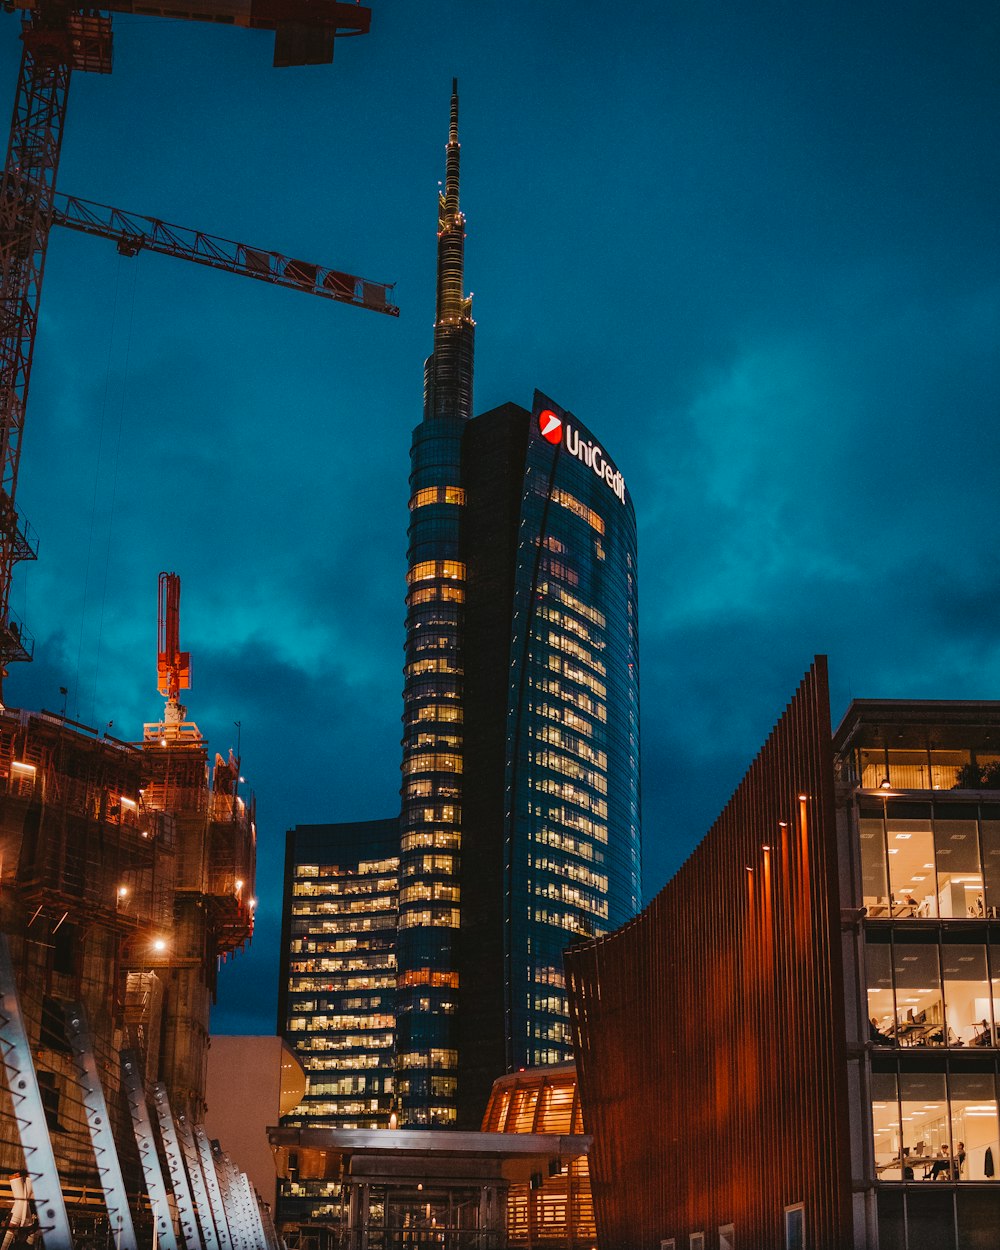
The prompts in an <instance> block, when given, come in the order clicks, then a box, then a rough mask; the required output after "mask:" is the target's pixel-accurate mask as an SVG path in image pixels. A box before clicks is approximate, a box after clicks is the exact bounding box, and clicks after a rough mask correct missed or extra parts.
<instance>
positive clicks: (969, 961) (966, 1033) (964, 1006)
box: [941, 945, 990, 1046]
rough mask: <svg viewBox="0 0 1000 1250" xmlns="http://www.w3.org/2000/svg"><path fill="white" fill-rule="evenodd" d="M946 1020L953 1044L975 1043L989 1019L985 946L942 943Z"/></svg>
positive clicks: (949, 1041) (988, 985) (948, 1037)
mask: <svg viewBox="0 0 1000 1250" xmlns="http://www.w3.org/2000/svg"><path fill="white" fill-rule="evenodd" d="M941 970H942V972H943V974H944V1003H945V1021H946V1024H947V1030H946V1032H947V1039H948V1045H949V1046H972V1045H974V1044H975V1043H976V1040H977V1038H978V1036H979V1035H980V1033H981V1032H982V1028H981V1026H980V1021H981V1020H984V1019H987V1020H988V1019H989V1015H990V983H989V979H988V978H987V975H986V947H985V946H950V945H946V946H942V947H941Z"/></svg>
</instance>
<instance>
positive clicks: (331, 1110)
mask: <svg viewBox="0 0 1000 1250" xmlns="http://www.w3.org/2000/svg"><path fill="white" fill-rule="evenodd" d="M398 872H399V821H398V820H397V819H395V818H392V819H389V820H369V821H361V822H358V823H354V824H340V825H297V826H296V827H295V828H294V829H290V830H289V831H288V833H287V835H286V841H285V897H284V906H283V910H282V940H281V952H282V954H281V959H282V965H281V978H280V986H279V992H278V1031H279V1033H282V1034H283V1035H284V1036H285V1038H286V1039H287V1041H288V1042H289V1044H290V1045H291V1046H292V1047H293V1049H294V1051H295V1054H296V1056H297V1057H298V1059H299V1062H300V1063H301V1064H302V1066H303V1068H304V1070H305V1073H306V1078H307V1082H308V1086H307V1090H306V1094H305V1097H304V1098H303V1099H302V1100H301V1101H300V1102H299V1103H298V1105H297V1106H296V1107H295V1108H294V1110H292V1111H291V1112H289V1113H288V1114H286V1115H284V1116H283V1117H282V1120H281V1123H282V1125H283V1126H285V1127H291V1128H312V1127H316V1126H322V1127H338V1128H352V1129H353V1128H387V1127H388V1126H389V1122H390V1116H391V1115H392V1111H393V1106H394V1094H393V1052H394V1041H395V995H396V896H397V888H398ZM339 1194H340V1189H339V1184H338V1183H336V1182H335V1181H326V1180H322V1179H321V1180H317V1179H316V1178H313V1179H312V1180H310V1181H304V1180H303V1181H300V1180H299V1178H298V1177H297V1176H296V1175H295V1174H294V1169H293V1170H292V1175H291V1176H290V1177H288V1178H286V1179H285V1181H283V1182H282V1186H281V1190H280V1194H279V1204H280V1210H279V1213H280V1219H281V1220H282V1222H290V1221H294V1222H307V1223H308V1222H311V1221H314V1220H323V1219H325V1218H329V1217H330V1216H331V1215H332V1214H333V1212H334V1211H335V1210H336V1209H337V1207H338V1204H339Z"/></svg>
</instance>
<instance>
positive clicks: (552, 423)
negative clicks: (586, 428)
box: [538, 408, 563, 443]
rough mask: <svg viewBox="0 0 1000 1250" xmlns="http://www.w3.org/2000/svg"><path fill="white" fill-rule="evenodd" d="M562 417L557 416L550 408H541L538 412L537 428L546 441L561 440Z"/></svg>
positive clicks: (556, 441)
mask: <svg viewBox="0 0 1000 1250" xmlns="http://www.w3.org/2000/svg"><path fill="white" fill-rule="evenodd" d="M562 424H563V423H562V418H561V417H557V416H556V414H555V413H554V412H553V411H552V409H551V408H543V409H542V411H541V412H540V413H539V414H538V428H539V430H541V432H542V438H544V439H545V441H546V442H547V443H561V442H562V436H563V431H562Z"/></svg>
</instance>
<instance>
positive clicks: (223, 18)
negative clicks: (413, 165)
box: [0, 0, 397, 689]
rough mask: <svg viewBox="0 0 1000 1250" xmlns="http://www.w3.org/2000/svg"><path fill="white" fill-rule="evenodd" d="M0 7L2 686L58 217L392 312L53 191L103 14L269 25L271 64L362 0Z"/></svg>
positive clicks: (360, 296) (304, 269) (24, 555)
mask: <svg viewBox="0 0 1000 1250" xmlns="http://www.w3.org/2000/svg"><path fill="white" fill-rule="evenodd" d="M4 7H5V8H8V9H10V8H15V9H20V10H21V11H22V31H21V39H22V41H23V44H24V50H23V54H22V57H21V67H20V71H19V76H18V85H17V94H16V97H15V101H14V118H13V122H12V123H11V130H10V142H9V145H8V148H7V159H6V163H5V165H4V170H3V181H2V183H0V689H2V680H3V677H4V676H6V667H7V665H8V664H10V663H11V662H13V661H18V660H21V661H26V660H30V659H31V658H32V654H33V651H34V641H33V639H32V638H31V635H30V634H29V633H28V632H27V630H26V629H25V628H24V626H23V624H22V622H21V621H20V620H19V619H18V618H17V616H16V615H15V614H14V613H13V612H12V610H11V607H10V593H11V581H12V578H13V570H14V565H15V564H16V563H17V562H18V561H20V560H33V559H35V558H36V557H37V554H38V544H37V541H36V539H35V537H34V534H33V532H32V530H31V528H30V526H29V525H28V524H27V523H26V521H25V520H24V518H23V517H22V516H21V514H20V512H19V510H18V508H17V505H16V503H15V495H16V492H17V476H18V469H19V466H20V459H21V439H22V433H23V430H24V414H25V408H26V405H27V399H28V384H29V381H30V377H31V362H32V356H33V353H34V346H35V334H36V331H37V327H38V308H39V300H40V298H41V290H42V278H43V275H44V271H45V256H46V250H47V247H48V238H49V230H50V228H51V226H52V224H53V222H54V221H56V220H58V221H59V222H60V224H63V225H67V226H70V227H71V228H73V229H78V230H86V231H87V232H88V233H92V234H102V235H104V236H105V237H111V238H116V239H117V240H118V245H119V249H121V250H123V251H126V252H127V251H128V250H129V249H132V250H133V254H134V250H136V249H137V248H138V247H139V246H140V245H141V246H144V247H150V248H153V249H155V250H157V251H164V252H167V253H168V254H170V255H174V256H183V257H185V258H186V259H188V260H196V261H198V262H200V263H202V264H208V265H212V266H213V267H215V268H221V269H228V270H230V272H235V273H243V274H245V275H246V276H248V277H256V278H259V279H262V280H264V281H269V282H276V283H278V284H279V285H283V286H293V287H296V288H297V289H299V290H307V291H310V292H311V293H312V294H314V295H325V296H327V297H328V298H331V299H339V300H341V301H342V302H344V303H353V304H357V305H359V306H360V307H363V308H375V309H377V311H380V312H386V313H390V314H395V313H396V312H397V310H396V309H395V307H394V306H393V305H391V304H390V303H389V300H388V297H387V292H388V291H389V289H390V288H388V287H387V286H385V285H383V284H381V283H367V282H365V281H363V280H362V279H359V278H354V276H353V275H350V274H342V273H339V272H338V271H336V270H330V269H321V267H320V266H312V265H307V264H304V263H303V262H299V261H294V260H291V259H290V258H287V257H284V256H281V255H280V254H279V253H276V252H265V251H261V250H258V249H254V248H247V247H246V246H244V245H242V244H236V243H230V242H229V241H228V240H222V239H213V238H212V237H211V236H208V235H203V234H201V233H200V232H198V231H187V230H184V229H182V228H181V227H172V226H167V225H166V223H164V222H159V221H157V220H156V219H155V218H138V217H135V216H134V215H132V214H123V213H121V212H120V210H117V209H107V208H105V207H104V206H102V205H87V204H86V202H85V201H80V200H67V201H65V202H64V203H62V204H57V201H56V194H55V185H56V173H57V171H58V168H59V156H60V152H61V149H62V136H63V129H64V124H65V119H66V100H67V95H68V91H69V83H70V77H71V74H72V71H73V70H74V69H76V70H86V71H88V72H91V73H101V74H107V73H110V72H111V62H112V33H111V17H110V16H107V15H106V14H108V13H110V12H119V13H134V14H143V15H148V16H153V17H173V18H180V19H182V20H190V21H206V22H219V23H223V24H226V25H230V26H243V27H247V28H249V29H258V30H270V31H273V32H274V35H275V55H274V60H275V64H276V65H305V64H317V63H321V62H329V61H330V60H331V59H332V57H333V47H334V42H335V40H336V39H337V38H338V37H344V36H351V35H363V34H365V33H366V32H367V31H368V29H369V26H370V23H371V12H370V10H369V9H368V8H367V7H366V6H364V5H355V4H345V3H339V2H338V0H170V4H169V6H168V5H166V4H156V3H151V2H148V0H110V2H108V3H104V4H101V5H100V6H99V7H98V8H97V9H95V8H93V7H91V6H89V5H86V6H85V5H80V4H74V3H70V2H68V0H5V3H4ZM102 11H103V12H102ZM60 214H61V215H60ZM122 223H127V225H123V224H122ZM126 236H127V237H126ZM380 301H381V302H380Z"/></svg>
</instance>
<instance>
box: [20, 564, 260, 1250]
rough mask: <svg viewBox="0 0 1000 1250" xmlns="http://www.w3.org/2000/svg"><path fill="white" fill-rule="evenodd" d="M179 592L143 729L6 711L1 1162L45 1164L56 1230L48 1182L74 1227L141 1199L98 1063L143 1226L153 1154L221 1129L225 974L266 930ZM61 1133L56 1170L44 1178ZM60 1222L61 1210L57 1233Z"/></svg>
mask: <svg viewBox="0 0 1000 1250" xmlns="http://www.w3.org/2000/svg"><path fill="white" fill-rule="evenodd" d="M179 593H180V587H179V582H178V580H177V578H176V577H175V576H174V575H167V574H163V575H161V613H160V618H161V637H160V678H161V684H160V689H161V692H162V693H164V694H166V695H167V703H166V708H165V711H164V716H163V719H162V720H159V721H156V722H154V723H151V724H147V725H146V726H144V731H143V738H142V741H141V742H139V743H127V742H122V741H119V740H117V739H115V738H112V737H111V736H110V735H108V734H104V735H103V736H98V733H97V731H96V730H93V729H90V728H88V727H87V726H85V725H80V724H77V723H76V722H73V721H70V720H67V719H66V717H65V716H63V715H54V714H52V713H49V712H38V713H33V712H17V711H13V710H11V709H5V710H3V711H2V713H0V930H2V933H3V934H4V935H5V937H6V949H5V950H4V949H2V947H0V965H2V966H0V992H2V995H3V998H2V1004H0V1043H2V1045H3V1049H4V1052H5V1055H4V1064H5V1067H6V1070H7V1077H8V1080H7V1083H6V1087H5V1088H4V1089H3V1090H2V1092H0V1168H2V1169H3V1171H4V1173H6V1174H9V1173H17V1172H20V1171H21V1170H22V1169H24V1170H25V1171H27V1172H29V1173H30V1174H31V1175H32V1178H33V1184H34V1190H35V1197H36V1206H37V1208H38V1211H39V1219H40V1221H41V1222H42V1224H43V1227H44V1225H45V1217H44V1216H43V1211H42V1209H43V1207H46V1206H47V1202H43V1201H41V1199H42V1198H43V1196H44V1197H45V1198H48V1195H47V1194H46V1195H43V1194H42V1188H44V1186H45V1185H46V1184H47V1183H49V1184H51V1183H55V1184H56V1185H57V1187H58V1190H59V1192H60V1193H61V1195H62V1197H63V1198H64V1200H65V1208H66V1218H67V1222H68V1225H70V1226H72V1225H76V1226H77V1227H76V1230H75V1231H76V1232H79V1231H80V1229H81V1228H82V1227H91V1228H94V1229H95V1230H96V1229H99V1228H100V1227H101V1226H105V1227H108V1228H112V1229H113V1230H115V1231H117V1230H116V1229H115V1217H116V1215H121V1214H123V1213H122V1212H121V1211H118V1210H115V1209H112V1208H113V1207H114V1204H115V1202H116V1201H120V1199H121V1196H122V1194H121V1193H119V1194H118V1195H117V1196H114V1195H113V1194H112V1193H111V1190H112V1189H113V1186H109V1183H108V1177H107V1175H106V1173H107V1167H106V1159H105V1158H104V1157H103V1156H102V1149H104V1148H105V1147H106V1146H107V1144H108V1143H107V1141H105V1142H104V1144H103V1146H102V1143H101V1141H100V1140H99V1137H98V1135H97V1133H96V1132H95V1125H94V1123H93V1119H94V1115H93V1111H92V1108H91V1107H90V1106H88V1097H87V1095H88V1086H89V1084H92V1083H93V1078H94V1076H95V1075H96V1077H97V1080H98V1083H99V1086H100V1093H101V1094H103V1098H104V1101H105V1104H106V1116H107V1121H108V1123H107V1124H105V1125H98V1126H97V1127H98V1128H100V1127H104V1128H105V1129H107V1128H108V1127H110V1132H111V1136H112V1142H111V1147H112V1149H113V1150H114V1152H115V1153H116V1154H117V1156H118V1159H119V1160H120V1163H121V1172H122V1178H121V1183H122V1186H123V1192H124V1195H125V1200H126V1202H127V1204H128V1206H129V1208H130V1209H131V1212H132V1215H133V1219H134V1220H135V1221H137V1223H138V1225H139V1226H140V1227H141V1224H142V1222H143V1221H144V1220H145V1221H146V1222H147V1223H148V1222H150V1221H151V1220H152V1219H154V1218H155V1216H156V1210H155V1207H156V1201H155V1199H156V1197H157V1195H156V1193H155V1192H154V1191H155V1190H156V1188H157V1179H156V1177H155V1176H154V1177H152V1180H151V1177H150V1173H149V1169H150V1165H151V1163H153V1162H155V1156H156V1154H157V1153H159V1154H160V1155H161V1156H162V1158H163V1161H164V1163H165V1165H166V1172H167V1173H170V1172H171V1171H172V1163H171V1158H170V1152H171V1139H172V1138H173V1137H177V1138H178V1143H177V1144H178V1150H179V1151H180V1153H181V1154H183V1153H184V1150H183V1147H184V1144H185V1139H188V1134H190V1138H189V1139H188V1141H189V1144H190V1145H191V1146H193V1147H195V1149H196V1150H197V1145H198V1138H199V1133H201V1135H202V1136H203V1135H204V1134H203V1132H202V1131H201V1129H200V1126H201V1123H202V1121H203V1119H204V1112H205V1080H206V1066H207V1057H208V1045H209V1032H208V1025H209V1010H210V1006H211V1002H212V999H213V996H214V992H215V983H216V976H217V971H218V967H219V964H220V963H221V962H222V961H223V960H225V959H226V958H227V957H228V956H229V955H230V954H232V953H234V952H235V951H237V950H238V949H239V948H240V947H241V946H243V944H244V943H245V942H246V941H247V940H248V939H249V937H250V936H251V934H252V931H253V910H254V902H255V900H254V897H253V889H254V865H255V853H256V828H255V823H254V803H253V799H252V797H251V796H250V795H249V794H248V793H247V794H240V774H239V761H238V760H237V759H235V758H233V756H232V754H231V753H230V756H229V758H228V759H223V758H222V757H221V756H219V755H216V757H215V762H214V767H210V766H209V757H208V744H207V742H206V741H205V739H204V738H203V737H202V736H201V734H200V733H199V731H198V728H197V726H196V725H195V724H194V723H193V722H191V721H188V720H187V719H186V710H185V708H184V707H183V705H181V704H180V702H179V699H178V695H179V692H180V690H181V689H182V688H183V687H184V686H186V685H187V684H188V680H189V672H190V665H189V662H188V657H187V653H183V652H180V650H179V648H178V645H177V623H178V607H179ZM130 1086H131V1088H130ZM136 1091H139V1093H140V1095H145V1094H150V1095H151V1101H152V1105H153V1106H154V1108H155V1109H156V1111H157V1117H158V1118H159V1119H160V1124H159V1146H158V1147H157V1143H156V1140H155V1135H154V1134H152V1132H151V1129H150V1125H149V1122H148V1116H147V1117H146V1119H145V1122H143V1116H142V1114H141V1111H142V1110H144V1106H143V1107H142V1108H139V1109H138V1112H139V1113H137V1109H136V1107H135V1106H134V1105H133V1104H134V1103H135V1098H134V1095H135V1092H136ZM142 1102H143V1104H144V1103H145V1098H144V1097H142ZM161 1112H162V1114H161ZM164 1115H165V1116H166V1118H167V1119H168V1120H170V1119H172V1121H173V1123H172V1124H165V1123H164ZM98 1118H100V1116H99V1115H98ZM144 1133H145V1134H146V1135H147V1137H146V1139H145V1140H144V1138H143V1134H144ZM44 1139H47V1141H48V1143H49V1147H50V1150H51V1155H52V1164H53V1165H54V1169H55V1178H54V1181H53V1178H52V1177H46V1176H45V1171H46V1168H45V1160H44V1159H43V1158H42V1157H41V1156H44V1154H45V1144H44ZM150 1145H151V1146H152V1151H153V1156H154V1158H153V1159H151V1158H149V1157H148V1151H147V1149H146V1148H147V1146H150ZM39 1152H40V1153H39ZM98 1158H101V1160H102V1162H101V1166H100V1167H99V1166H98V1163H97V1159H98ZM188 1170H189V1171H190V1168H189V1169H188ZM161 1177H162V1174H161ZM171 1179H173V1178H171ZM189 1179H192V1178H190V1177H189ZM159 1184H160V1185H163V1181H162V1178H161V1180H160V1181H159ZM173 1188H174V1189H175V1190H176V1187H175V1186H173ZM189 1188H191V1186H189ZM210 1188H211V1187H210V1186H206V1195H205V1196H206V1198H208V1199H210V1198H211V1193H210V1192H209V1191H210ZM2 1195H3V1190H0V1196H2ZM164 1197H165V1198H166V1200H167V1201H166V1205H167V1207H168V1208H170V1220H171V1222H172V1221H173V1220H174V1219H175V1218H180V1217H181V1216H182V1215H183V1212H184V1207H185V1205H187V1206H188V1208H189V1214H190V1212H191V1209H193V1210H195V1211H198V1208H199V1205H200V1204H199V1202H198V1196H197V1195H195V1194H191V1196H190V1198H185V1196H184V1195H179V1194H178V1193H177V1192H173V1193H171V1194H169V1195H168V1194H165V1195H164ZM208 1205H209V1207H211V1205H212V1204H211V1202H210V1201H209V1204H208ZM58 1215H59V1213H58V1212H57V1217H58ZM198 1216H199V1219H201V1218H202V1217H201V1214H200V1212H198ZM180 1222H181V1225H182V1231H183V1219H181V1220H180ZM58 1224H59V1219H58V1218H55V1219H53V1220H52V1221H51V1225H52V1229H53V1231H55V1232H58ZM218 1232H219V1230H216V1233H217V1234H218ZM159 1240H161V1241H162V1240H163V1238H162V1235H161V1236H160V1237H159ZM53 1244H58V1240H57V1241H56V1242H54V1243H53ZM196 1244H199V1245H201V1244H211V1242H210V1241H206V1240H204V1239H203V1240H201V1241H199V1242H197V1243H196ZM221 1244H224V1243H221ZM46 1245H47V1246H48V1245H49V1241H48V1239H47V1240H46Z"/></svg>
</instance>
